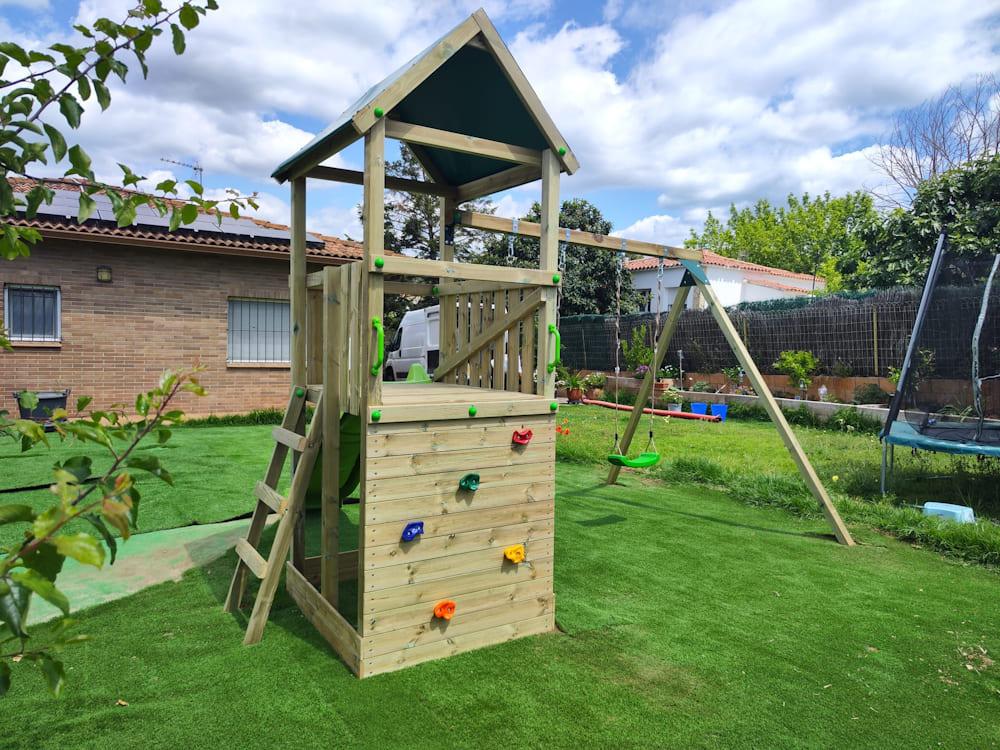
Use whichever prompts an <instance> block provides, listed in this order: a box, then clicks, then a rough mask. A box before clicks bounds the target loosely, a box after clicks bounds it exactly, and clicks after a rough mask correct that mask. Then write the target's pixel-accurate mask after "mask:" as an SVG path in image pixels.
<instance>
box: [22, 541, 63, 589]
mask: <svg viewBox="0 0 1000 750" xmlns="http://www.w3.org/2000/svg"><path fill="white" fill-rule="evenodd" d="M21 560H22V561H23V562H24V566H25V567H26V568H31V569H32V570H37V571H38V572H39V573H41V574H42V575H43V576H45V577H46V578H48V579H49V580H50V581H54V580H56V577H57V576H58V575H59V572H60V571H61V570H62V567H63V563H64V562H66V558H65V557H63V556H62V555H60V554H59V552H58V551H56V548H55V546H54V545H52V544H49V543H48V542H43V543H42V544H39V545H38V547H37V548H36V549H35V551H34V552H29V553H28V554H26V555H23V556H22V557H21Z"/></svg>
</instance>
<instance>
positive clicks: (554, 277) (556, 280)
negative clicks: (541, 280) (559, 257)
mask: <svg viewBox="0 0 1000 750" xmlns="http://www.w3.org/2000/svg"><path fill="white" fill-rule="evenodd" d="M561 278H562V277H561V276H560V275H559V274H557V273H554V274H552V283H553V284H558V283H559V279H561Z"/></svg>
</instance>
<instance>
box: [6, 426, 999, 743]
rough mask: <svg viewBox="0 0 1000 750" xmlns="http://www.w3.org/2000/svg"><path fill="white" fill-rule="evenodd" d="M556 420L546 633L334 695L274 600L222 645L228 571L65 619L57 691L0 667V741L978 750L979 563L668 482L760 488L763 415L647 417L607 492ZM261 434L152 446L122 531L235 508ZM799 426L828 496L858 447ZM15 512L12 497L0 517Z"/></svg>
mask: <svg viewBox="0 0 1000 750" xmlns="http://www.w3.org/2000/svg"><path fill="white" fill-rule="evenodd" d="M562 414H563V418H566V419H568V420H569V427H570V435H569V436H568V437H560V438H559V440H560V444H559V456H560V459H561V460H560V463H559V465H558V467H557V498H556V512H557V526H558V535H557V540H556V547H557V549H556V556H557V564H556V593H557V608H556V612H557V622H558V624H559V626H560V628H561V630H562V631H563V632H562V633H559V634H552V635H547V636H541V637H534V638H529V639H525V640H521V641H515V642H513V643H509V644H505V645H502V646H498V647H494V648H490V649H485V650H481V651H478V652H472V653H469V654H464V655H460V656H457V657H452V658H450V659H447V660H444V661H439V662H434V663H429V664H425V665H421V666H418V667H415V668H412V669H408V670H404V671H402V672H397V673H393V674H389V675H382V676H379V677H375V678H372V679H370V680H365V681H357V680H355V678H353V677H352V676H351V675H350V674H349V672H348V671H347V669H346V668H345V667H344V666H343V665H342V664H341V663H340V662H339V661H337V659H336V657H334V656H333V655H332V653H331V652H330V650H329V649H328V647H327V646H326V644H325V642H324V641H322V639H321V638H320V637H319V636H318V635H317V634H316V633H315V632H314V631H313V630H312V628H311V626H310V625H309V624H308V623H307V622H306V621H305V620H304V619H303V617H302V616H301V615H300V614H299V613H298V611H297V610H296V609H295V608H294V606H293V605H292V604H291V602H290V600H289V599H288V598H287V597H286V596H285V594H284V593H281V594H280V595H279V598H278V600H277V603H276V607H275V610H274V612H273V615H272V619H271V622H270V623H269V625H268V628H267V630H266V632H265V636H264V640H263V642H262V643H261V644H260V645H258V646H255V647H252V648H245V647H243V646H242V644H241V638H242V630H243V625H244V622H243V621H242V619H237V618H233V617H231V616H229V615H225V614H223V612H222V600H223V598H224V596H225V590H226V587H227V586H228V581H229V577H230V575H231V572H232V567H233V564H234V557H233V556H232V555H231V554H230V555H229V556H227V557H226V558H223V559H221V560H219V561H217V562H215V563H212V564H209V565H207V566H205V567H202V568H198V569H195V570H193V571H191V572H189V573H188V574H187V575H186V576H185V577H184V579H183V580H182V581H180V582H178V583H167V584H162V585H160V586H156V587H153V588H150V589H147V590H145V591H143V592H140V593H139V594H136V595H134V596H132V597H129V598H127V599H122V600H119V601H117V602H113V603H111V604H106V605H102V606H100V607H97V608H94V609H92V610H90V611H88V612H87V613H86V615H85V616H84V617H83V618H82V620H83V628H82V629H84V630H85V631H86V632H88V633H89V634H91V635H92V636H93V638H94V640H93V641H91V642H89V643H85V644H82V645H80V646H78V647H75V648H74V650H72V651H70V652H68V653H67V654H66V663H67V668H68V677H69V685H68V687H67V690H66V692H65V694H64V697H62V698H61V699H59V700H53V699H51V698H49V697H48V696H47V694H46V693H45V692H44V690H43V688H42V684H41V683H42V681H41V677H40V675H38V674H37V673H36V672H35V670H33V669H31V668H29V667H27V665H25V666H23V667H22V666H21V665H16V666H15V672H14V686H13V689H12V691H11V693H10V694H8V697H7V698H5V699H3V701H2V703H0V705H2V706H3V708H4V711H5V713H4V715H5V716H8V717H14V716H18V715H20V712H22V711H23V712H26V715H30V716H31V717H32V718H30V719H25V720H19V721H16V722H15V721H12V720H8V721H5V722H4V735H5V736H4V741H3V742H2V743H0V744H2V745H3V746H4V747H11V748H46V747H67V746H68V747H73V748H82V747H107V746H108V745H109V744H110V745H114V746H119V747H138V746H147V747H154V748H158V747H165V748H166V747H169V748H176V747H178V746H181V747H189V748H202V747H247V748H256V747H261V748H263V747H276V746H277V747H284V746H295V747H326V748H329V747H395V746H401V745H407V746H410V747H430V746H438V747H440V746H445V747H452V746H458V747H496V746H500V745H502V744H509V745H517V746H521V747H536V746H542V745H549V746H552V747H571V746H575V747H581V746H625V747H652V746H670V747H777V746H782V747H787V746H814V747H818V746H826V747H831V746H837V747H856V746H868V747H875V746H882V747H885V746H889V747H896V746H902V745H916V746H931V745H938V744H940V745H941V746H945V747H970V748H973V747H974V748H982V747H995V746H997V745H1000V713H998V707H1000V667H998V666H996V665H992V664H991V663H990V662H989V660H988V659H989V657H990V656H992V655H993V654H996V653H1000V597H998V595H997V594H998V592H1000V588H998V586H1000V578H998V576H997V573H996V572H995V571H993V570H989V569H984V568H980V567H975V566H967V565H961V564H958V563H955V562H951V561H949V560H946V559H944V558H942V557H940V556H938V555H935V554H932V553H929V552H928V551H926V550H922V549H914V548H913V547H912V546H911V545H909V544H904V543H901V542H898V541H895V540H893V539H889V538H886V537H883V536H881V535H878V534H875V533H874V532H871V531H868V530H865V529H855V532H856V535H857V536H858V538H859V541H861V542H862V545H861V546H859V547H858V548H855V549H845V548H843V547H840V546H839V545H837V544H835V543H833V542H832V541H831V537H830V536H829V532H828V529H827V527H826V526H825V524H824V522H823V521H822V520H820V519H814V518H800V517H796V516H793V515H791V514H788V513H785V512H783V511H781V510H776V509H769V508H754V507H749V506H747V505H745V504H741V503H737V502H733V500H732V498H731V497H730V496H729V495H728V494H727V493H726V492H722V491H719V490H717V489H714V488H713V487H710V486H706V485H705V484H700V485H699V484H692V482H691V480H692V479H698V480H699V481H701V482H703V483H704V482H709V481H711V482H712V483H713V484H720V485H726V486H729V487H732V486H734V485H732V482H733V481H735V480H734V477H737V476H743V477H747V478H750V477H753V476H756V474H757V472H759V471H767V472H774V473H776V474H777V475H778V476H785V475H787V477H788V478H791V477H792V475H793V472H794V469H793V467H792V465H791V462H790V461H789V460H788V459H787V458H786V456H785V454H784V453H783V452H782V448H781V445H780V442H779V441H778V439H777V437H776V436H774V434H773V429H772V428H770V427H769V426H768V425H766V424H754V423H744V424H739V423H735V422H731V423H727V424H725V425H711V424H699V423H690V422H680V421H677V420H674V421H673V422H671V423H669V424H667V423H663V422H661V421H659V420H658V422H657V440H658V443H659V446H660V449H661V451H662V452H663V453H664V454H665V456H666V457H667V463H666V464H665V465H664V466H663V467H662V468H661V469H659V470H657V471H656V472H653V473H651V474H647V475H638V474H635V473H632V472H630V473H627V474H625V475H624V482H625V486H620V487H610V488H609V487H604V486H603V485H602V484H601V480H602V477H603V474H604V467H603V466H602V465H600V464H599V463H596V462H599V461H600V459H601V457H602V456H603V454H604V453H606V452H607V451H608V448H609V447H610V446H609V445H608V444H609V443H610V442H611V434H612V433H611V429H612V422H613V415H612V414H611V413H610V412H603V411H599V410H597V409H595V408H582V407H581V408H567V409H565V410H563V412H562ZM268 433H269V429H268V428H262V427H245V428H242V427H241V428H232V427H228V428H201V429H180V430H177V431H176V432H175V437H174V441H172V442H175V444H176V447H175V448H174V449H172V451H173V453H172V455H170V456H168V457H165V459H166V460H168V461H169V462H168V466H169V467H170V468H171V470H172V471H173V472H174V474H175V476H176V478H177V487H176V488H175V489H170V488H168V487H166V486H165V485H163V486H162V487H157V486H156V485H154V484H153V483H152V482H151V481H147V482H145V483H144V485H143V487H144V490H143V494H144V501H143V508H142V516H141V523H142V527H143V530H146V531H148V530H152V529H153V528H165V527H170V526H177V525H182V524H184V523H189V522H191V521H192V520H198V521H201V522H207V521H212V520H219V519H222V518H228V517H232V516H234V515H237V514H239V513H243V512H246V511H247V510H248V509H249V507H250V503H249V488H250V486H251V485H252V482H253V481H254V479H256V478H257V477H258V476H259V475H260V474H261V472H262V470H263V465H264V461H265V460H266V455H267V452H268V450H269V446H270V441H269V439H268ZM798 433H799V435H800V437H801V438H802V440H803V443H804V444H805V446H806V450H807V451H810V452H811V453H810V455H812V457H813V458H814V459H815V460H816V463H817V465H818V469H819V471H820V474H821V476H823V478H824V479H829V478H830V476H831V475H832V474H833V473H838V475H839V477H840V478H841V479H840V482H843V481H845V480H844V477H845V476H850V474H849V473H848V470H845V469H844V468H839V467H842V466H849V467H850V466H853V467H855V468H856V469H857V470H858V471H860V470H861V467H862V466H864V465H865V464H866V462H874V461H876V460H877V447H876V445H875V444H874V443H872V442H871V441H870V440H869V439H868V438H865V437H860V436H856V435H846V434H845V435H840V434H836V433H830V432H822V431H818V430H798ZM637 447H641V446H637ZM0 450H2V451H3V452H2V453H0V465H2V466H4V467H7V466H11V465H16V466H17V471H16V474H14V475H11V474H9V473H6V472H5V473H4V475H3V478H2V483H3V484H4V485H7V486H17V485H21V484H29V483H33V482H37V483H42V482H45V481H46V480H47V478H48V469H49V466H50V465H51V462H52V460H53V455H52V454H44V453H42V454H40V455H39V456H36V457H30V458H27V457H26V458H18V459H16V460H15V461H10V459H11V458H12V456H13V455H14V454H13V453H12V452H11V451H10V449H9V448H8V447H3V448H2V449H0ZM869 453H870V454H871V457H870V458H869V455H868V454H869ZM685 461H687V462H688V463H685ZM698 461H701V462H703V464H702V465H701V469H700V470H699V471H701V472H702V474H698V473H697V472H696V471H695V469H697V468H698V467H697V465H696V464H697V462H698ZM692 462H694V463H692ZM712 465H715V466H717V467H719V468H718V471H719V472H721V473H717V475H716V476H714V478H713V477H711V476H709V474H711V472H712V471H713V470H712V469H711V466H712ZM662 478H666V479H667V480H668V481H662ZM748 481H749V480H748ZM840 482H838V485H840ZM802 491H803V492H804V490H802ZM737 494H738V493H737ZM15 497H16V498H17V500H16V501H17V502H21V501H23V498H24V497H25V495H23V494H21V495H13V496H11V495H8V496H6V497H4V501H8V502H9V501H13V498H15ZM32 497H33V502H44V499H45V498H44V495H38V494H37V493H36V494H34V495H33V496H32ZM941 499H945V498H941ZM952 499H953V500H954V499H955V498H952ZM37 635H43V630H42V629H39V631H38V633H37ZM980 649H985V650H986V654H988V656H984V655H983V652H982V651H981V650H980ZM119 699H121V700H124V701H127V702H128V704H129V705H128V706H116V705H115V703H116V701H118V700H119ZM28 712H30V714H28Z"/></svg>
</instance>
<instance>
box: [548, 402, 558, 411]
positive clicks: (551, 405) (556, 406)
mask: <svg viewBox="0 0 1000 750" xmlns="http://www.w3.org/2000/svg"><path fill="white" fill-rule="evenodd" d="M558 408H559V404H558V403H557V402H555V401H553V402H552V403H551V404H549V410H550V411H556V410H557V409H558Z"/></svg>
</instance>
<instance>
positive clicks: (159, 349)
mask: <svg viewBox="0 0 1000 750" xmlns="http://www.w3.org/2000/svg"><path fill="white" fill-rule="evenodd" d="M99 265H105V266H110V267H111V269H112V275H113V281H112V283H110V284H107V283H99V282H98V281H97V280H96V267H97V266H99ZM310 270H312V269H310ZM287 279H288V263H287V261H283V260H270V259H259V258H245V257H239V256H230V255H207V254H201V253H193V252H186V251H179V250H152V249H145V248H137V247H129V246H115V245H102V244H96V243H85V242H79V243H74V242H65V241H58V240H48V241H44V242H43V243H42V244H40V245H38V246H36V248H35V249H34V250H33V251H32V254H31V257H30V258H19V259H18V260H15V261H3V262H0V286H2V285H3V284H43V285H47V286H58V287H59V288H60V290H61V292H62V345H61V346H60V347H58V348H42V347H31V346H23V345H17V346H16V348H15V350H14V351H13V352H2V351H0V409H9V410H11V411H12V412H13V411H14V410H15V409H16V404H15V401H14V399H13V398H12V396H11V392H12V391H14V390H19V389H22V388H29V389H33V390H43V389H49V388H52V389H57V388H58V389H61V388H71V389H72V391H73V396H79V395H89V396H93V397H94V405H95V406H98V407H100V406H108V405H110V404H112V403H114V402H116V401H122V402H125V403H132V402H133V400H134V398H135V395H136V394H137V393H139V392H140V391H143V390H147V389H148V388H150V387H151V386H152V385H153V384H154V383H155V382H156V379H157V378H158V377H159V375H160V373H161V372H162V371H163V370H164V369H166V368H168V367H173V368H178V367H185V366H190V365H195V364H200V365H203V366H205V368H206V370H205V372H204V373H203V375H202V377H201V379H202V382H203V383H204V385H205V386H206V388H207V389H208V392H209V394H208V396H206V397H204V398H196V397H194V396H191V395H189V394H184V395H183V396H182V397H181V399H182V400H180V401H178V406H179V408H182V409H184V410H185V411H187V412H188V413H190V414H192V415H194V414H199V415H203V414H210V413H212V414H233V413H240V412H247V411H250V410H251V409H259V408H263V407H283V406H284V404H285V400H286V397H287V392H288V387H289V372H288V367H287V365H286V366H281V365H274V366H270V367H256V366H254V367H232V366H227V364H226V344H227V334H226V330H227V315H228V298H229V297H255V298H262V299H281V300H287V299H288V281H287ZM0 314H2V307H0Z"/></svg>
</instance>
